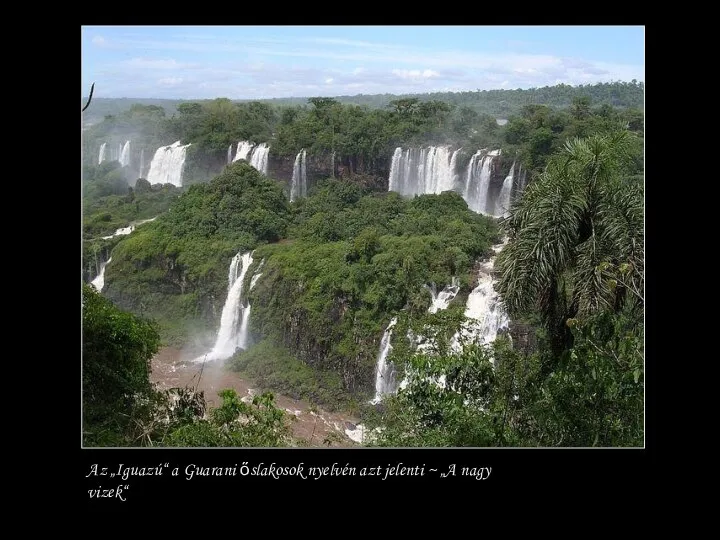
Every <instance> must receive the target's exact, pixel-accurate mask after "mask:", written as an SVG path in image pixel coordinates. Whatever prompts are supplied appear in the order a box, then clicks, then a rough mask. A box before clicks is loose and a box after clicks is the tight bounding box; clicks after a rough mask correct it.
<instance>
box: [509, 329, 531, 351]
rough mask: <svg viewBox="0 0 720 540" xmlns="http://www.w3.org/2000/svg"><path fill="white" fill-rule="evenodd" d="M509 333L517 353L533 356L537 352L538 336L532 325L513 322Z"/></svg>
mask: <svg viewBox="0 0 720 540" xmlns="http://www.w3.org/2000/svg"><path fill="white" fill-rule="evenodd" d="M508 331H509V334H510V337H511V338H512V342H513V348H514V349H515V350H516V351H519V352H521V353H523V354H531V353H533V352H535V351H536V350H537V335H536V333H535V328H533V327H532V326H531V325H529V324H527V323H518V322H513V321H511V322H510V325H509V330H508Z"/></svg>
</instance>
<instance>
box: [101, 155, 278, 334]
mask: <svg viewBox="0 0 720 540" xmlns="http://www.w3.org/2000/svg"><path fill="white" fill-rule="evenodd" d="M288 216H289V210H288V202H287V200H286V199H285V197H284V196H283V193H282V190H281V188H280V187H279V186H278V185H277V184H276V183H275V182H272V181H270V180H268V179H267V178H265V177H264V176H263V175H261V174H260V173H259V172H258V171H257V170H256V169H254V168H253V167H251V166H250V165H248V164H247V163H245V162H238V163H235V164H233V165H232V166H230V167H228V168H227V169H226V170H225V172H223V174H221V175H219V176H218V177H216V178H215V179H214V180H213V181H212V182H210V183H208V184H198V185H194V186H191V187H190V188H188V189H187V190H186V191H184V193H183V194H182V195H181V196H180V197H178V198H177V199H176V200H175V201H174V202H173V204H172V205H171V207H170V209H169V210H168V211H167V212H166V213H164V214H162V215H161V216H160V217H158V219H157V220H155V221H153V222H152V223H147V224H145V225H143V226H142V227H141V228H139V229H138V230H137V231H136V232H134V233H133V234H131V235H130V236H129V237H127V238H126V239H124V240H122V241H121V242H120V243H119V244H118V245H117V246H116V247H115V249H114V250H113V252H112V256H113V263H112V265H110V266H109V267H108V269H107V272H106V282H107V290H106V291H104V293H105V294H106V295H107V296H108V297H109V298H111V299H113V300H114V301H116V302H117V303H118V305H120V306H122V307H123V308H125V309H130V310H133V311H135V312H138V313H145V314H148V315H152V316H153V317H155V318H157V319H158V321H159V322H160V324H161V327H162V328H163V329H164V331H165V335H166V337H167V338H168V340H169V341H171V342H178V340H180V339H181V338H182V337H183V336H184V338H185V339H187V338H188V333H189V332H191V330H192V329H193V328H196V327H198V326H199V327H200V329H201V330H202V329H203V324H204V323H211V326H214V325H215V323H216V315H217V316H219V312H220V310H221V309H222V302H223V301H224V299H225V294H226V290H227V271H228V265H229V261H230V259H231V258H232V257H233V256H234V255H235V254H236V253H237V252H238V251H239V250H242V251H245V250H248V249H251V248H253V247H255V246H256V245H258V244H259V243H261V242H274V241H277V240H278V239H279V238H281V237H282V236H284V234H285V229H286V227H287V221H288ZM205 329H210V327H205Z"/></svg>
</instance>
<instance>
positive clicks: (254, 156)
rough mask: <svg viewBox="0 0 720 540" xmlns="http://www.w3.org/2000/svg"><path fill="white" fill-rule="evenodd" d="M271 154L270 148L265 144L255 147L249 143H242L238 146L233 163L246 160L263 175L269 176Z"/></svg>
mask: <svg viewBox="0 0 720 540" xmlns="http://www.w3.org/2000/svg"><path fill="white" fill-rule="evenodd" d="M269 153H270V148H269V147H268V145H267V144H265V143H261V144H258V145H254V144H253V143H251V142H248V141H240V142H239V143H238V145H237V152H235V158H233V163H234V162H236V161H238V160H240V159H244V160H245V161H247V162H248V163H249V164H250V165H252V166H253V167H255V168H256V169H257V170H258V171H260V172H261V173H263V174H267V170H268V155H269Z"/></svg>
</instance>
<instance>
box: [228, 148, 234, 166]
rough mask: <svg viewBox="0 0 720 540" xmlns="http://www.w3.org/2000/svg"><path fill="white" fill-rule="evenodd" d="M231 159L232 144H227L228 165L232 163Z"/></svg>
mask: <svg viewBox="0 0 720 540" xmlns="http://www.w3.org/2000/svg"><path fill="white" fill-rule="evenodd" d="M232 161H233V158H232V144H231V145H230V146H228V153H227V162H228V165H230V164H231V163H232Z"/></svg>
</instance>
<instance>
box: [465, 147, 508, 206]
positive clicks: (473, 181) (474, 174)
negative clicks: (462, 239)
mask: <svg viewBox="0 0 720 540" xmlns="http://www.w3.org/2000/svg"><path fill="white" fill-rule="evenodd" d="M499 155H500V150H492V151H490V152H486V151H485V149H482V150H478V151H477V152H476V153H475V154H474V155H473V157H472V158H471V159H470V163H469V164H468V168H467V172H466V174H465V191H464V192H463V198H464V199H465V202H467V203H468V208H470V210H473V211H474V212H478V213H482V214H488V215H491V214H492V211H493V205H492V203H491V202H490V197H489V192H490V176H491V175H492V162H493V160H494V159H495V158H496V157H497V156H499Z"/></svg>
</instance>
